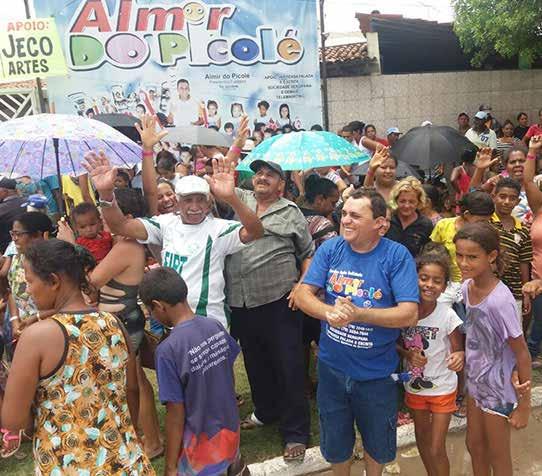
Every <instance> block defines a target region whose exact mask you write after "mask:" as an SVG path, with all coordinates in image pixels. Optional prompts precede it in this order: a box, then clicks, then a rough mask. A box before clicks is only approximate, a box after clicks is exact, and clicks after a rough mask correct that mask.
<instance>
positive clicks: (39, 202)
mask: <svg viewBox="0 0 542 476" xmlns="http://www.w3.org/2000/svg"><path fill="white" fill-rule="evenodd" d="M48 202H49V200H47V197H46V196H45V195H40V194H35V195H30V196H29V197H28V201H27V202H25V203H23V204H22V205H21V207H32V208H37V209H42V208H47V203H48Z"/></svg>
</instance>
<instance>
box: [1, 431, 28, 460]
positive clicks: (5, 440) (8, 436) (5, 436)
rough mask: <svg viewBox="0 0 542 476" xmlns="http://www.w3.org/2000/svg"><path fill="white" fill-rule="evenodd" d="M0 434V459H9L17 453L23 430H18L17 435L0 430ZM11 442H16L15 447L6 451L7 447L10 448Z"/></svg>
mask: <svg viewBox="0 0 542 476" xmlns="http://www.w3.org/2000/svg"><path fill="white" fill-rule="evenodd" d="M0 433H2V449H1V450H0V457H1V458H9V457H10V456H13V455H14V454H15V453H17V452H18V451H19V448H20V447H21V439H22V436H23V434H24V431H23V430H19V432H18V434H14V433H12V432H11V431H9V430H5V429H3V428H2V429H0ZM12 441H17V442H18V443H17V446H15V447H14V448H11V449H8V447H9V446H11V442H12Z"/></svg>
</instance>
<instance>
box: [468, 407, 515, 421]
mask: <svg viewBox="0 0 542 476" xmlns="http://www.w3.org/2000/svg"><path fill="white" fill-rule="evenodd" d="M476 406H477V407H478V408H480V410H482V411H483V412H484V413H489V414H490V415H497V416H501V417H504V418H506V419H508V417H509V416H510V413H512V412H513V411H514V408H516V405H515V404H514V403H505V404H503V405H497V406H495V407H493V408H487V407H483V406H482V405H478V403H476Z"/></svg>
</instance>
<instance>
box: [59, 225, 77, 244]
mask: <svg viewBox="0 0 542 476" xmlns="http://www.w3.org/2000/svg"><path fill="white" fill-rule="evenodd" d="M56 237H57V238H58V239H59V240H62V241H66V242H68V243H71V244H72V245H74V244H75V233H74V232H73V230H72V229H71V227H70V225H68V222H67V221H66V220H64V218H61V219H60V220H58V231H57V234H56Z"/></svg>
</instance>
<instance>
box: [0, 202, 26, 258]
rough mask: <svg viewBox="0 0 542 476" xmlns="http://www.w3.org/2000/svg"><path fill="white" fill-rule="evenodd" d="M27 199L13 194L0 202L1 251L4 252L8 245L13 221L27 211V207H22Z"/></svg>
mask: <svg viewBox="0 0 542 476" xmlns="http://www.w3.org/2000/svg"><path fill="white" fill-rule="evenodd" d="M26 201H27V199H26V198H24V197H19V196H17V195H13V196H11V197H7V198H5V199H4V200H3V201H2V202H0V253H2V254H4V251H6V248H7V247H8V245H9V243H10V241H11V236H10V235H9V231H10V230H11V225H13V222H14V221H15V220H16V219H17V218H18V217H20V216H21V215H22V214H23V213H25V212H26V208H24V207H21V205H22V204H23V203H25V202H26Z"/></svg>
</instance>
